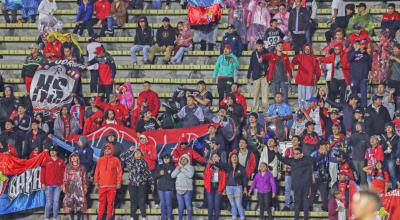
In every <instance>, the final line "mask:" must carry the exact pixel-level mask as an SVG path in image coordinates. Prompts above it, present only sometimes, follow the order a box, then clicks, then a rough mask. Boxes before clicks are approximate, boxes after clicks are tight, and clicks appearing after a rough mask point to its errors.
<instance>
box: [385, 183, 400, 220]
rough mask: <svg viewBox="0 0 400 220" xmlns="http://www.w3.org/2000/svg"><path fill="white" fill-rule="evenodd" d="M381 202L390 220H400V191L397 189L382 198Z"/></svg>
mask: <svg viewBox="0 0 400 220" xmlns="http://www.w3.org/2000/svg"><path fill="white" fill-rule="evenodd" d="M381 201H382V204H383V207H385V210H386V211H387V212H388V213H389V217H388V219H389V220H396V219H399V218H400V189H395V190H392V191H390V192H387V193H385V194H384V195H383V196H382V197H381Z"/></svg>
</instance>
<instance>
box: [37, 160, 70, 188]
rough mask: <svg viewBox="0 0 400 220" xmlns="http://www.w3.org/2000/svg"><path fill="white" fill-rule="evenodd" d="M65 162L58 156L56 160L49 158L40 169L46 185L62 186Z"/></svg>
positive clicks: (41, 178)
mask: <svg viewBox="0 0 400 220" xmlns="http://www.w3.org/2000/svg"><path fill="white" fill-rule="evenodd" d="M64 171H65V162H64V160H62V159H61V158H59V157H57V159H56V160H53V159H51V157H49V158H47V159H46V160H45V161H44V162H43V165H42V168H41V171H40V182H41V183H42V184H44V185H45V186H61V185H62V184H63V178H64Z"/></svg>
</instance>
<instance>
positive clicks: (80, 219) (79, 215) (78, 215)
mask: <svg viewBox="0 0 400 220" xmlns="http://www.w3.org/2000/svg"><path fill="white" fill-rule="evenodd" d="M70 216H71V220H75V216H76V220H83V213H82V212H77V213H75V212H72V213H71V214H70Z"/></svg>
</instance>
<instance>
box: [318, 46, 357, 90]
mask: <svg viewBox="0 0 400 220" xmlns="http://www.w3.org/2000/svg"><path fill="white" fill-rule="evenodd" d="M336 46H337V47H340V50H341V51H340V65H341V66H342V71H343V76H344V80H345V81H346V84H347V85H350V63H349V60H348V59H347V54H346V52H345V50H344V47H343V45H342V44H336ZM335 57H336V55H335V53H332V54H331V55H329V56H328V57H321V58H319V61H320V62H321V63H325V64H329V65H331V68H330V69H331V72H330V73H327V76H326V80H327V81H331V80H332V79H333V76H334V75H335V68H334V65H335Z"/></svg>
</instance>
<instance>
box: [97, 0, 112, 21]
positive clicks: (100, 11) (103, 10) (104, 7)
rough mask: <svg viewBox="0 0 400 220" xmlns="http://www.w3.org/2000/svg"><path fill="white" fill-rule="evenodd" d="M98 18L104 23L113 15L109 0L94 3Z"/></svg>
mask: <svg viewBox="0 0 400 220" xmlns="http://www.w3.org/2000/svg"><path fill="white" fill-rule="evenodd" d="M93 9H94V12H95V13H96V18H97V19H99V20H101V21H103V20H105V19H106V18H107V17H108V16H109V15H110V14H111V4H110V2H109V1H108V0H99V1H96V3H94V7H93Z"/></svg>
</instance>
